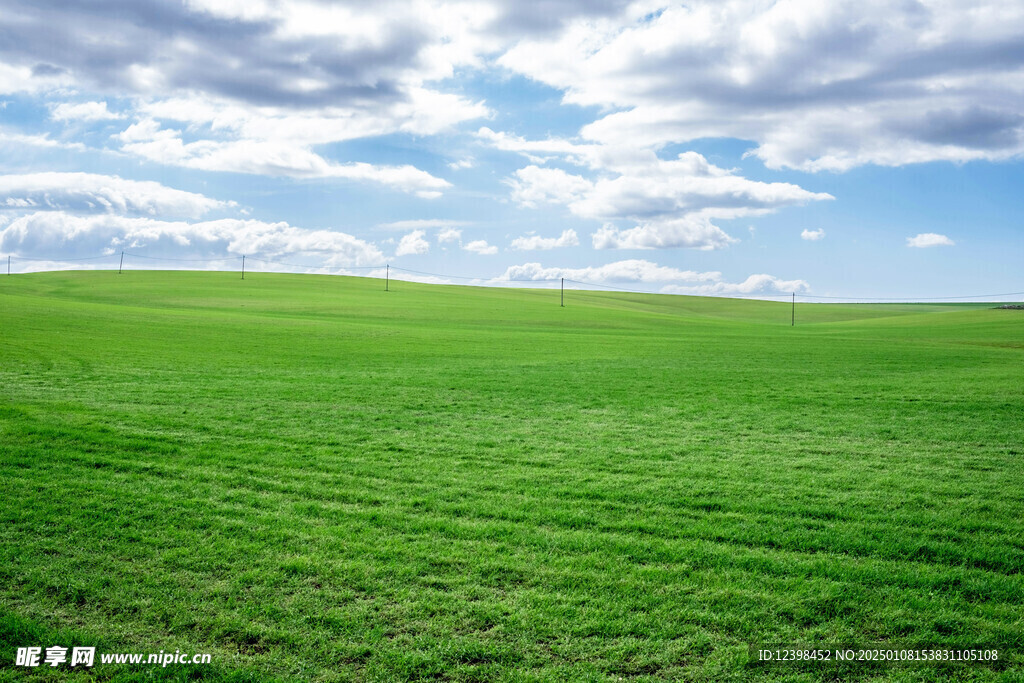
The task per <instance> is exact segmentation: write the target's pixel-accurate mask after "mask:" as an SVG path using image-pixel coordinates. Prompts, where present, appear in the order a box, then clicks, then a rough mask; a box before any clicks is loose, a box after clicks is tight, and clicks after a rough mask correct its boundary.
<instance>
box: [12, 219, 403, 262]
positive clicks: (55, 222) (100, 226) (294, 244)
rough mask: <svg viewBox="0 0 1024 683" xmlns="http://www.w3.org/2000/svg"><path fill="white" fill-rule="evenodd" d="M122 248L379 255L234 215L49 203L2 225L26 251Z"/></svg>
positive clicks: (343, 238)
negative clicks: (89, 211)
mask: <svg viewBox="0 0 1024 683" xmlns="http://www.w3.org/2000/svg"><path fill="white" fill-rule="evenodd" d="M122 249H123V250H128V251H131V250H135V251H138V252H140V253H143V252H144V254H143V255H145V256H149V257H153V258H156V257H165V258H177V257H187V258H231V257H236V256H240V255H242V254H247V255H249V256H251V257H256V258H260V257H262V258H267V259H284V260H289V259H294V258H305V259H309V260H311V261H314V262H315V263H318V264H320V265H322V266H324V267H340V266H368V265H377V264H379V263H380V262H381V261H383V260H384V256H383V254H381V252H380V250H379V249H377V248H376V247H375V246H373V245H372V244H369V243H367V242H364V241H363V240H360V239H357V238H355V237H353V236H352V235H348V234H346V233H342V232H335V231H332V230H307V229H303V228H297V227H294V226H292V225H289V224H287V223H283V222H281V223H266V222H264V221H257V220H241V219H234V218H225V219H219V220H212V221H201V222H194V223H190V222H187V221H162V220H155V219H152V218H129V217H125V216H112V215H106V214H100V215H90V216H78V215H73V214H69V213H65V212H62V211H47V212H36V213H33V214H29V215H27V216H21V217H18V218H16V219H14V220H13V221H11V222H10V223H9V224H8V225H7V226H6V227H5V228H4V229H3V230H2V231H0V250H2V251H4V252H6V253H9V254H14V255H19V254H21V255H24V256H26V257H29V258H32V257H36V256H39V255H42V254H45V255H46V256H48V257H51V258H75V257H79V256H95V255H97V254H101V253H111V254H112V253H115V252H120V251H121V250H122Z"/></svg>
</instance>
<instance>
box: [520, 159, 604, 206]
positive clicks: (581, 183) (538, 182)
mask: <svg viewBox="0 0 1024 683" xmlns="http://www.w3.org/2000/svg"><path fill="white" fill-rule="evenodd" d="M508 184H509V185H510V186H511V187H512V199H514V200H515V201H517V202H519V203H520V204H522V205H523V206H529V207H533V206H537V205H538V204H541V203H546V202H550V203H558V204H571V203H573V202H575V201H578V200H580V199H582V198H583V197H584V196H585V195H586V193H587V192H590V191H591V190H592V189H593V184H592V183H591V182H590V181H589V180H587V179H586V178H583V177H582V176H578V175H572V174H569V173H566V172H565V171H563V170H561V169H557V168H540V167H539V166H527V167H526V168H521V169H519V170H518V171H516V172H515V178H510V179H509V180H508Z"/></svg>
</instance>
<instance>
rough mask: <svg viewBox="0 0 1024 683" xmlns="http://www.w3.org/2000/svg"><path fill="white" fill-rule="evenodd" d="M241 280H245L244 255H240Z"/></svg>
mask: <svg viewBox="0 0 1024 683" xmlns="http://www.w3.org/2000/svg"><path fill="white" fill-rule="evenodd" d="M242 279H243V280H244V279H245V254H242Z"/></svg>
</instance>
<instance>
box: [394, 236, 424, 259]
mask: <svg viewBox="0 0 1024 683" xmlns="http://www.w3.org/2000/svg"><path fill="white" fill-rule="evenodd" d="M426 235H427V233H426V232H425V231H424V230H413V231H412V232H410V233H409V234H408V235H405V236H404V237H402V239H401V240H399V242H398V248H397V249H395V256H410V255H415V254H426V253H427V252H428V251H430V242H428V241H427V240H426V239H424V238H425V237H426Z"/></svg>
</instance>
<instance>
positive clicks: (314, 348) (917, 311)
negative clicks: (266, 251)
mask: <svg viewBox="0 0 1024 683" xmlns="http://www.w3.org/2000/svg"><path fill="white" fill-rule="evenodd" d="M391 290H392V291H390V292H384V291H383V283H382V282H381V281H379V280H368V279H358V278H342V277H329V276H311V275H269V274H258V273H256V274H250V275H247V277H246V279H245V280H244V281H241V280H239V279H238V275H237V274H234V273H189V272H131V273H125V274H124V275H121V276H118V275H117V274H116V273H111V272H66V273H45V274H33V275H19V276H12V277H2V278H0V680H15V679H20V678H21V677H22V676H24V675H26V672H29V671H30V670H27V669H24V668H15V667H13V666H12V665H13V663H14V651H15V648H16V647H20V646H26V645H41V646H44V647H46V646H50V645H60V644H64V645H65V646H71V645H82V644H95V645H97V646H98V649H99V650H102V651H107V652H157V651H158V650H168V651H174V650H182V651H184V652H203V653H210V654H212V659H213V663H212V664H211V665H207V666H194V667H185V666H181V665H179V666H170V667H168V668H167V669H158V668H154V667H148V668H147V667H145V666H134V667H133V666H129V665H121V666H118V665H106V666H100V665H97V666H96V667H94V668H93V669H92V670H91V677H93V678H98V679H100V680H129V679H135V678H145V677H157V678H160V677H163V678H164V679H170V678H175V677H207V678H211V679H221V678H225V679H231V680H268V679H279V680H295V681H300V680H313V681H348V680H383V681H389V680H427V679H452V680H527V681H529V680H538V681H540V680H551V681H556V680H558V681H561V680H583V681H588V680H593V681H605V680H618V679H620V678H623V679H627V680H678V679H683V680H691V679H692V680H729V679H734V680H745V679H753V678H778V679H787V678H788V679H793V680H821V679H827V680H833V679H834V678H836V677H843V678H859V679H870V678H875V679H877V680H885V679H889V678H901V679H905V680H932V679H936V678H940V677H944V676H950V677H954V678H961V679H976V680H1022V679H1024V607H1022V605H1024V577H1022V574H1021V570H1022V568H1024V311H1013V310H993V309H992V305H991V304H982V305H911V304H893V305H813V304H809V305H801V306H798V309H797V326H796V327H790V325H789V322H790V320H789V315H790V310H789V304H788V303H785V304H780V303H770V302H757V301H739V300H724V299H702V298H694V297H672V296H657V295H640V294H623V293H598V292H575V291H574V292H567V295H566V306H565V307H564V308H561V307H559V306H558V293H557V292H552V291H537V290H504V289H477V288H462V287H441V286H429V285H417V284H411V283H404V282H392V283H391ZM796 642H810V643H869V642H870V643H878V642H885V643H892V644H901V645H914V644H968V643H971V644H973V643H977V644H1000V645H1001V647H1002V648H1004V649H1003V651H1002V652H1003V653H1004V654H1003V659H1002V661H1000V662H999V664H998V665H997V666H970V667H967V666H955V667H938V666H935V665H929V666H917V667H880V666H871V665H864V664H860V665H848V666H846V667H845V668H836V667H823V666H821V665H809V666H804V667H794V666H782V665H776V666H768V667H765V666H754V665H752V664H751V663H750V662H748V645H749V644H751V643H796ZM61 671H63V672H64V673H63V675H64V676H66V677H67V678H74V679H75V680H82V679H83V677H82V676H81V675H77V676H76V675H72V672H69V671H68V670H67V669H62V670H59V671H56V672H49V673H44V672H41V670H39V669H33V670H31V672H32V673H33V675H35V676H39V677H49V676H50V675H55V676H60V675H62V674H61ZM74 673H75V674H77V673H78V672H74Z"/></svg>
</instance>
